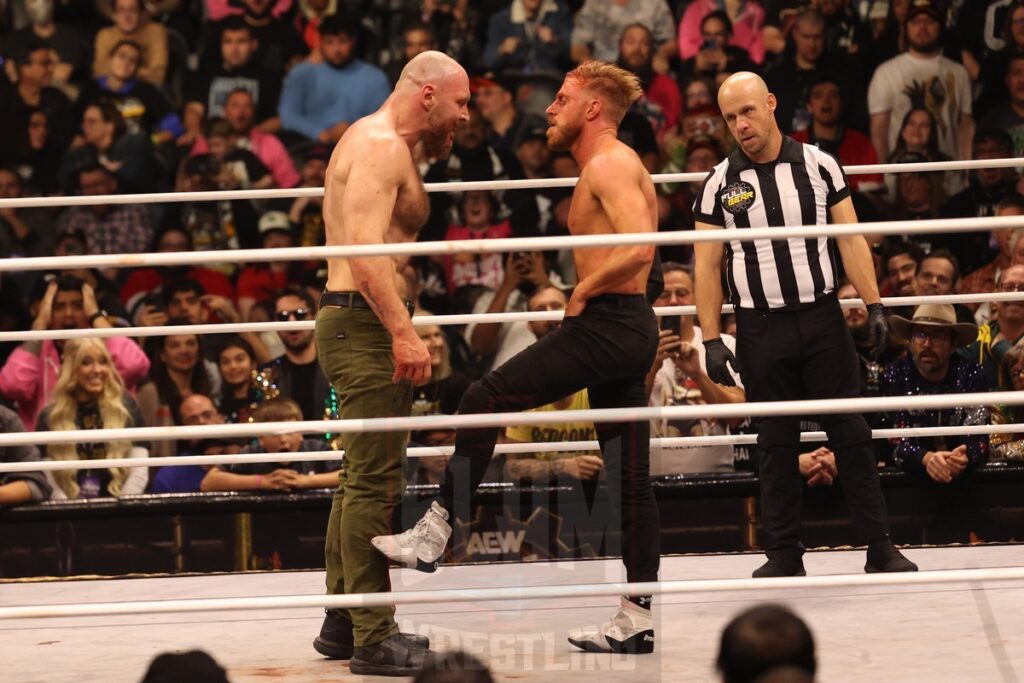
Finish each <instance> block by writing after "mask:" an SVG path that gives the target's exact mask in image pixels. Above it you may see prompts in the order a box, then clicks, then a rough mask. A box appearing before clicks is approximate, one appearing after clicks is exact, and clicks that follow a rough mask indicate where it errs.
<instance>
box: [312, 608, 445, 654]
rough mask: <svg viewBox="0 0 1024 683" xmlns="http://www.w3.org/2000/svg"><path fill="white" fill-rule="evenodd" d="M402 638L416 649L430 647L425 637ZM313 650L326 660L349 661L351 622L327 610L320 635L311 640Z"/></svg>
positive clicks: (333, 611) (409, 635) (340, 612)
mask: <svg viewBox="0 0 1024 683" xmlns="http://www.w3.org/2000/svg"><path fill="white" fill-rule="evenodd" d="M402 635H403V636H405V637H406V638H408V639H409V640H410V641H412V643H413V644H415V645H417V646H418V647H422V648H428V647H430V640H429V639H428V638H427V637H426V636H421V635H417V634H415V633H403V634H402ZM313 649H314V650H316V651H317V652H319V653H320V654H322V655H323V656H324V657H327V658H328V659H351V658H352V652H353V650H355V645H354V643H353V639H352V622H351V621H349V619H348V617H347V616H345V613H344V612H342V611H340V610H333V609H329V610H327V615H326V616H325V617H324V623H323V626H321V627H320V635H319V636H317V637H316V639H315V640H313Z"/></svg>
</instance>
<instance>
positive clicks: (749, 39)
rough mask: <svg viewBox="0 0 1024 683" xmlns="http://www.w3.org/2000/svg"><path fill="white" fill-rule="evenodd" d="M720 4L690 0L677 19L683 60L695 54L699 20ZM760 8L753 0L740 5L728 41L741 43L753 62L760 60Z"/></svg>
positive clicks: (715, 1)
mask: <svg viewBox="0 0 1024 683" xmlns="http://www.w3.org/2000/svg"><path fill="white" fill-rule="evenodd" d="M723 8H724V3H722V2H720V0H694V1H693V2H692V3H690V6H689V7H687V8H686V12H684V13H683V19H682V21H680V22H679V57H680V59H683V60H686V59H690V58H692V57H695V56H696V55H697V52H698V51H700V45H701V43H702V42H704V37H703V36H702V35H701V33H700V22H702V21H703V20H704V17H706V16H707V15H709V14H711V13H712V12H714V11H715V10H720V9H723ZM763 29H764V8H762V7H761V5H759V4H757V2H755V1H754V0H747V1H746V2H745V3H744V4H743V6H742V7H741V8H740V13H739V16H737V17H736V21H735V22H734V23H733V25H732V40H730V41H729V44H730V45H735V46H736V47H742V48H743V49H744V50H746V51H747V52H748V53H750V58H751V59H752V60H754V62H756V63H757V64H761V63H762V62H764V36H763V35H762V34H761V31H762V30H763Z"/></svg>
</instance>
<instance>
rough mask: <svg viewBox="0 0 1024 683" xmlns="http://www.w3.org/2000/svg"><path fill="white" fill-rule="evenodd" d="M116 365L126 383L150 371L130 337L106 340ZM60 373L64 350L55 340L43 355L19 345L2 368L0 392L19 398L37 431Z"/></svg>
mask: <svg viewBox="0 0 1024 683" xmlns="http://www.w3.org/2000/svg"><path fill="white" fill-rule="evenodd" d="M106 342H107V349H108V350H109V351H110V357H111V358H112V359H113V361H114V367H116V368H117V371H118V372H119V373H121V378H122V379H123V380H124V384H125V387H127V388H128V390H129V391H133V392H134V391H135V387H136V386H138V384H139V382H140V381H141V380H142V379H143V378H145V376H146V373H147V372H149V358H147V357H146V354H145V353H143V351H142V349H140V348H139V345H138V344H136V343H135V342H133V341H132V340H131V339H128V338H127V337H111V338H109V339H107V340H106ZM58 375H60V353H59V352H58V351H57V346H56V345H55V344H54V343H53V342H52V341H49V340H47V341H44V342H43V346H42V349H41V350H40V352H39V355H38V356H36V355H35V354H34V353H32V352H30V351H26V350H25V349H23V348H21V347H18V348H16V349H15V350H14V353H12V354H11V356H10V358H8V359H7V363H5V364H4V367H3V369H0V393H2V394H3V395H4V396H5V397H6V398H7V399H8V400H10V401H17V402H18V415H19V416H20V417H21V421H22V422H24V423H25V430H26V431H30V432H31V431H35V428H36V420H37V419H38V418H39V413H41V412H42V410H43V407H45V406H46V404H47V403H48V402H49V401H50V399H51V398H52V397H53V389H54V387H56V386H57V376H58Z"/></svg>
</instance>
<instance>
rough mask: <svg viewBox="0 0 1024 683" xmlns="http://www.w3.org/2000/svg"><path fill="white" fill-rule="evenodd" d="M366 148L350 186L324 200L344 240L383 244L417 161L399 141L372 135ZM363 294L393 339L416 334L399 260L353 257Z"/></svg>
mask: <svg viewBox="0 0 1024 683" xmlns="http://www.w3.org/2000/svg"><path fill="white" fill-rule="evenodd" d="M363 147H365V149H355V150H352V151H353V152H354V154H353V156H352V159H353V161H352V165H351V166H350V168H349V171H348V178H347V179H345V180H341V179H336V180H335V182H344V183H345V191H344V192H343V193H342V194H341V195H340V196H339V195H338V194H337V193H331V196H330V197H329V198H327V199H326V200H325V201H327V202H330V203H331V204H334V206H332V207H331V209H332V211H331V213H333V214H334V215H335V216H343V217H344V221H345V244H346V245H357V244H383V243H384V236H385V233H386V232H387V229H388V226H389V225H390V224H391V212H392V211H393V210H394V207H395V200H396V198H397V197H398V190H399V187H400V185H401V183H402V182H404V181H403V173H404V170H405V169H408V168H409V164H410V163H412V162H411V160H410V158H409V150H408V148H407V147H406V146H405V144H404V143H402V142H401V141H399V140H391V139H387V140H385V141H381V140H379V139H374V138H368V139H367V141H366V142H364V143H363ZM348 263H349V267H350V268H351V269H352V277H353V279H354V280H355V282H356V286H357V287H358V288H359V291H360V293H362V295H363V296H364V297H366V300H367V301H368V302H369V304H370V306H371V307H372V308H373V312H374V313H376V314H377V318H378V319H379V320H380V321H381V323H382V324H383V325H384V327H385V328H386V329H387V331H388V332H390V333H391V336H392V338H412V337H415V338H416V339H419V337H417V336H416V331H415V330H414V329H413V326H412V321H411V319H410V318H409V312H408V311H407V310H406V308H405V303H404V302H403V301H402V298H401V297H400V296H399V294H398V288H397V286H396V284H395V262H394V261H393V260H392V259H391V257H389V256H359V257H352V258H350V259H349V260H348Z"/></svg>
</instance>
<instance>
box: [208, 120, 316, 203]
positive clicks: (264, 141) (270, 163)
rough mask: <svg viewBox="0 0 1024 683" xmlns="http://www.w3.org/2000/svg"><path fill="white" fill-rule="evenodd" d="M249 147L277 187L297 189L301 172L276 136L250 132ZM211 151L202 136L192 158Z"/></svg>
mask: <svg viewBox="0 0 1024 683" xmlns="http://www.w3.org/2000/svg"><path fill="white" fill-rule="evenodd" d="M249 146H250V147H251V148H252V153H253V154H255V155H256V156H257V157H258V158H259V160H260V161H262V162H263V165H264V166H266V167H267V170H268V171H270V175H271V177H272V178H273V179H274V185H276V186H277V187H281V188H285V187H295V186H296V185H298V184H299V181H300V180H302V178H301V177H300V176H299V172H298V171H296V170H295V164H294V163H292V158H291V157H290V156H288V150H287V149H285V147H284V145H282V144H281V141H280V140H278V139H277V137H276V136H274V135H271V134H269V133H264V132H262V131H259V130H256V129H255V128H253V129H252V130H250V131H249ZM209 151H210V147H209V145H208V144H207V142H206V138H204V137H203V136H202V135H200V136H199V137H197V138H196V142H195V144H194V145H192V153H191V154H190V156H195V155H197V154H205V153H207V152H209Z"/></svg>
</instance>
